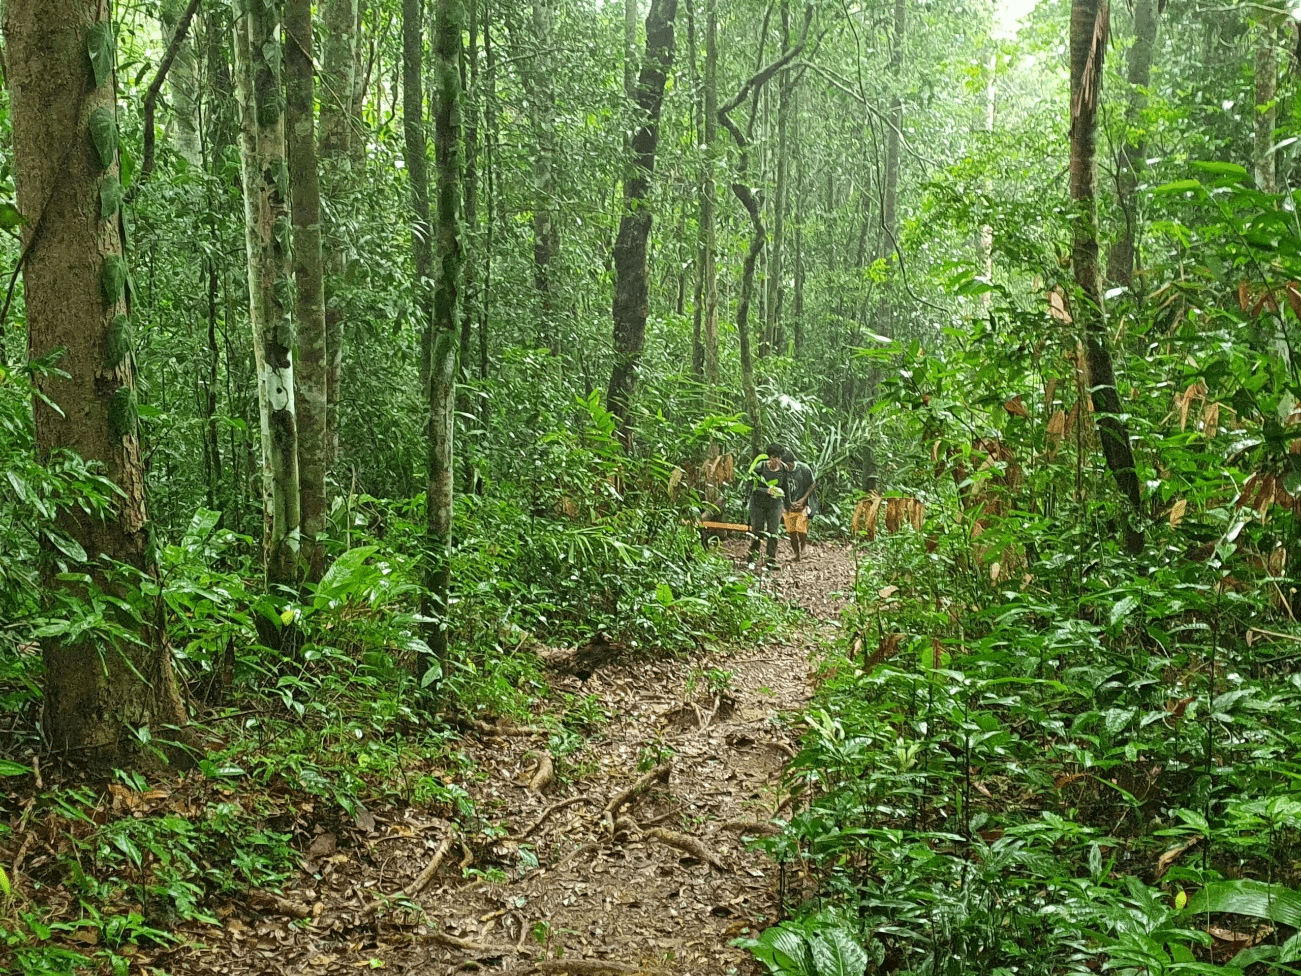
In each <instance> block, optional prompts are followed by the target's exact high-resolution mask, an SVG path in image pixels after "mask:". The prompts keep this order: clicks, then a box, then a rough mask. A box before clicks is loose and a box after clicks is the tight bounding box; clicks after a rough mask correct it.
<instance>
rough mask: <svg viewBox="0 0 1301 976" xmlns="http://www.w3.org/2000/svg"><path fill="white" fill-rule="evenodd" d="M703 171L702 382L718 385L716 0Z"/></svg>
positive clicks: (709, 21) (708, 11)
mask: <svg viewBox="0 0 1301 976" xmlns="http://www.w3.org/2000/svg"><path fill="white" fill-rule="evenodd" d="M704 127H705V172H704V174H703V179H702V189H703V193H702V194H701V197H700V236H701V241H700V247H701V253H702V256H703V261H702V264H701V268H702V271H701V277H702V278H703V279H704V284H703V292H704V305H705V315H704V322H703V328H702V330H701V331H702V334H703V336H704V346H705V350H704V352H705V382H706V383H707V384H708V385H709V389H710V390H711V391H717V389H718V384H719V366H718V362H719V360H718V229H717V224H718V216H717V214H718V189H717V186H718V184H717V182H716V181H715V177H714V161H715V160H716V159H717V157H718V0H705V119H704Z"/></svg>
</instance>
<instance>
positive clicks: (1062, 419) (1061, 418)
mask: <svg viewBox="0 0 1301 976" xmlns="http://www.w3.org/2000/svg"><path fill="white" fill-rule="evenodd" d="M1065 433H1066V411H1065V410H1057V411H1054V413H1053V415H1052V417H1051V418H1049V420H1048V436H1049V437H1061V436H1063V435H1064V434H1065Z"/></svg>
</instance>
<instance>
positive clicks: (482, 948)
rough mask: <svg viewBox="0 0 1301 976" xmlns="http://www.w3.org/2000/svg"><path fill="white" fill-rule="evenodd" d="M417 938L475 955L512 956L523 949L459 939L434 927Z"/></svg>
mask: <svg viewBox="0 0 1301 976" xmlns="http://www.w3.org/2000/svg"><path fill="white" fill-rule="evenodd" d="M417 938H420V939H423V940H425V941H427V942H437V943H438V944H439V945H444V946H447V947H448V948H449V949H460V950H461V951H462V952H469V953H473V954H474V955H477V956H514V955H518V954H519V953H520V952H522V951H524V950H522V949H521V948H519V947H517V946H512V945H491V944H487V943H483V942H472V941H471V940H469V939H461V938H458V937H457V936H455V935H448V934H447V933H446V932H443V931H441V930H440V929H434V930H432V931H430V932H425V933H423V934H422V935H420V936H417Z"/></svg>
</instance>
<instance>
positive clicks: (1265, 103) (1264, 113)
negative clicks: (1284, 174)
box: [1252, 23, 1278, 193]
mask: <svg viewBox="0 0 1301 976" xmlns="http://www.w3.org/2000/svg"><path fill="white" fill-rule="evenodd" d="M1258 31H1259V33H1258V34H1257V37H1256V112H1255V123H1256V125H1255V136H1256V138H1255V147H1254V150H1255V151H1254V152H1253V153H1252V164H1253V168H1254V170H1255V176H1256V189H1258V190H1260V191H1261V192H1262V193H1277V192H1278V175H1277V173H1278V167H1277V165H1276V163H1275V155H1274V153H1273V151H1272V150H1273V148H1274V126H1275V122H1276V118H1277V115H1278V108H1277V102H1276V99H1277V96H1278V61H1277V58H1276V57H1275V46H1276V45H1277V43H1278V38H1277V36H1276V33H1275V31H1274V29H1273V27H1272V25H1270V24H1268V23H1266V24H1263V25H1261V26H1260V27H1259V28H1258Z"/></svg>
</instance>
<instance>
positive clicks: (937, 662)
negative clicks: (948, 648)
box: [931, 637, 944, 671]
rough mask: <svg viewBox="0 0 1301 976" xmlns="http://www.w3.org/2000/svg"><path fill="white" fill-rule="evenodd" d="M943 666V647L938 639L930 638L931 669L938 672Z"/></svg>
mask: <svg viewBox="0 0 1301 976" xmlns="http://www.w3.org/2000/svg"><path fill="white" fill-rule="evenodd" d="M943 666H944V645H943V644H941V643H940V639H939V638H938V637H932V638H931V668H932V670H935V671H938V670H939V669H940V668H941V667H943Z"/></svg>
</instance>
